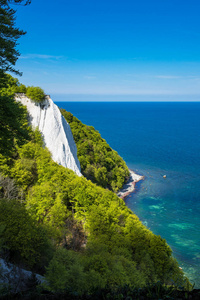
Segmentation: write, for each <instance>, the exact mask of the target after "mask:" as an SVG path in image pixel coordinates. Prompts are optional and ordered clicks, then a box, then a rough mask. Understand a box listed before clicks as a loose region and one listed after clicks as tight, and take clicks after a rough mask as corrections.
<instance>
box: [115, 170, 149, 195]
mask: <svg viewBox="0 0 200 300" xmlns="http://www.w3.org/2000/svg"><path fill="white" fill-rule="evenodd" d="M129 172H130V176H129V179H128V181H127V182H126V183H125V184H124V186H123V188H122V189H121V190H119V192H117V196H118V197H119V198H121V199H123V200H124V199H125V198H126V197H127V196H128V195H130V194H131V193H132V192H133V191H134V190H135V184H136V183H137V182H139V181H140V180H144V176H141V175H138V174H136V173H135V172H134V171H133V170H131V169H129Z"/></svg>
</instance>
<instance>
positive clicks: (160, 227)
mask: <svg viewBox="0 0 200 300" xmlns="http://www.w3.org/2000/svg"><path fill="white" fill-rule="evenodd" d="M56 104H57V105H58V106H59V107H62V108H64V109H66V110H67V111H70V112H71V113H72V114H74V115H75V116H76V117H77V118H78V119H80V120H81V121H82V122H83V123H85V124H87V125H91V126H94V127H95V129H97V130H98V131H99V132H100V134H101V136H102V137H103V138H104V139H106V141H107V142H108V143H109V145H110V146H111V147H112V148H113V149H115V150H116V151H117V152H118V153H119V154H120V156H122V157H123V159H124V160H125V161H126V163H127V165H128V166H129V168H131V169H133V170H134V171H136V172H137V173H138V174H141V175H144V176H145V180H144V181H142V182H140V183H139V184H137V185H136V190H135V192H134V193H133V194H131V195H130V196H128V197H127V198H126V204H127V206H128V207H129V208H131V209H132V211H133V212H134V213H136V215H137V216H138V217H139V218H140V220H141V221H142V222H143V223H144V224H145V225H146V226H147V227H148V228H149V229H150V230H152V231H153V232H154V233H155V234H157V235H160V236H161V237H162V238H164V239H166V241H167V243H168V244H169V245H170V247H171V248H172V250H173V255H174V257H175V258H176V259H177V260H178V262H179V265H180V267H182V268H183V270H184V272H185V274H186V275H187V276H188V277H189V279H190V281H191V282H192V283H195V287H199V288H200V103H198V102H196V103H195V102H191V103H189V102H173V103H171V102H170V103H167V102H164V103H163V102H151V103H149V102H56ZM164 175H166V178H163V176H164Z"/></svg>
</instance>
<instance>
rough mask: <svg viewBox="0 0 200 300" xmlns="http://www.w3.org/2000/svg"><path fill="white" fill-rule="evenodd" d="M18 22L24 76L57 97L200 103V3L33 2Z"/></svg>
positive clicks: (160, 0) (143, 0)
mask: <svg viewBox="0 0 200 300" xmlns="http://www.w3.org/2000/svg"><path fill="white" fill-rule="evenodd" d="M15 7H16V6H15ZM17 26H18V27H19V28H21V29H24V30H26V31H27V34H26V35H25V36H24V37H22V38H20V40H19V46H18V49H19V50H20V52H21V57H20V58H19V60H18V62H17V67H18V68H19V69H20V70H21V71H22V72H23V77H22V78H20V81H21V82H22V83H24V84H26V85H34V86H40V87H42V88H43V89H44V90H45V92H46V93H48V94H51V95H53V97H54V99H53V100H54V101H56V100H72V101H74V100H87V99H89V100H98V101H100V100H128V101H129V100H130V101H131V100H134V101H135V100H139V101H140V100H156V101H159V100H165V101H175V100H178V101H181V100H184V101H200V1H199V0H198V1H197V0H190V1H189V0H187V1H186V0H182V1H180V0H137V1H135V0H120V1H118V0H99V1H97V0H96V1H95V0H71V1H67V0H32V3H31V5H30V6H26V7H19V8H18V9H17ZM88 95H89V96H88Z"/></svg>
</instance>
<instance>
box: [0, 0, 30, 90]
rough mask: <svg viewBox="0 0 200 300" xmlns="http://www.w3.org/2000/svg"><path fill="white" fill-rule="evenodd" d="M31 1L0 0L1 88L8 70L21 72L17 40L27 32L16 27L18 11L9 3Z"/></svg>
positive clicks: (26, 2)
mask: <svg viewBox="0 0 200 300" xmlns="http://www.w3.org/2000/svg"><path fill="white" fill-rule="evenodd" d="M29 2H30V1H24V0H13V1H7V0H0V88H1V87H2V86H4V85H5V81H6V80H5V73H6V72H12V73H15V74H18V75H20V74H21V73H20V72H19V70H17V69H16V68H15V64H16V61H17V59H18V57H19V55H20V53H19V51H18V50H17V45H18V43H17V41H18V39H19V38H20V37H21V36H22V35H24V34H25V31H23V30H20V29H19V28H17V27H16V23H15V20H16V16H15V13H16V11H15V10H14V9H12V8H11V7H10V5H9V4H11V3H12V4H20V3H21V4H24V5H27V4H28V3H29Z"/></svg>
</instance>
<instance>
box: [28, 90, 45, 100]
mask: <svg viewBox="0 0 200 300" xmlns="http://www.w3.org/2000/svg"><path fill="white" fill-rule="evenodd" d="M26 95H27V97H28V98H30V99H31V100H33V101H34V102H36V103H40V102H42V101H43V100H44V99H45V93H44V90H43V89H41V88H40V87H38V86H36V87H34V86H28V87H27V89H26Z"/></svg>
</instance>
